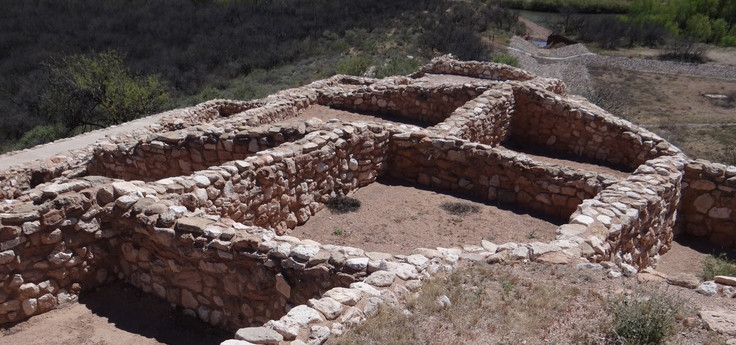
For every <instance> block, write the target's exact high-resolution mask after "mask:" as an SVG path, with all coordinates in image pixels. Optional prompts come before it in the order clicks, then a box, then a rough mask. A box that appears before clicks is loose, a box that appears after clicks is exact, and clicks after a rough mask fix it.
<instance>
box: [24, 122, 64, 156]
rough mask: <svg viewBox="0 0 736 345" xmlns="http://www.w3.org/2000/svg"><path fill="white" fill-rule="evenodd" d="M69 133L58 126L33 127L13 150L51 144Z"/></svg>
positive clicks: (61, 126)
mask: <svg viewBox="0 0 736 345" xmlns="http://www.w3.org/2000/svg"><path fill="white" fill-rule="evenodd" d="M68 132H69V131H68V130H67V129H66V128H65V127H64V126H63V125H60V124H51V125H41V126H36V127H33V129H31V130H30V131H28V132H26V133H25V134H23V136H22V137H21V138H20V139H19V140H18V142H17V143H16V145H15V149H16V150H18V149H24V148H28V147H33V146H36V145H41V144H45V143H48V142H52V141H54V140H56V139H60V138H63V137H65V136H66V135H67V133H68Z"/></svg>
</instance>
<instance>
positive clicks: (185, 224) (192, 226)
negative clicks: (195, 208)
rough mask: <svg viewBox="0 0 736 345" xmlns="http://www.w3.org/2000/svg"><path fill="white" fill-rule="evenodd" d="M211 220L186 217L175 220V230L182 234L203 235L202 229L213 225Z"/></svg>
mask: <svg viewBox="0 0 736 345" xmlns="http://www.w3.org/2000/svg"><path fill="white" fill-rule="evenodd" d="M214 222H215V221H214V220H212V219H207V218H202V217H186V218H179V219H177V220H176V226H175V229H176V230H178V231H182V232H191V233H195V234H203V233H204V229H205V228H206V227H207V226H208V225H210V224H212V223H214Z"/></svg>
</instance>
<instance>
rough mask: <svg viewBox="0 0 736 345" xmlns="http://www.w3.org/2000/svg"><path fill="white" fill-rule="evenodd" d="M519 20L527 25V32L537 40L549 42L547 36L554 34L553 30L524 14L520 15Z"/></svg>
mask: <svg viewBox="0 0 736 345" xmlns="http://www.w3.org/2000/svg"><path fill="white" fill-rule="evenodd" d="M519 21H520V22H522V23H524V25H525V26H526V33H527V34H529V37H531V38H533V39H535V40H538V41H545V42H547V37H549V35H551V34H552V30H550V29H547V28H545V27H544V26H541V25H539V24H537V23H535V22H533V21H531V20H529V19H527V18H524V17H522V16H519Z"/></svg>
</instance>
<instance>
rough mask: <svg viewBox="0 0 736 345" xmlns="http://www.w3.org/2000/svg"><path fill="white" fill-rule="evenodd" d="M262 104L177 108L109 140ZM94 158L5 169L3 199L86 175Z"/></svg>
mask: <svg viewBox="0 0 736 345" xmlns="http://www.w3.org/2000/svg"><path fill="white" fill-rule="evenodd" d="M260 104H261V103H260V102H258V101H250V102H244V101H229V100H213V101H208V102H204V103H201V104H198V105H196V106H192V107H188V108H182V109H174V110H171V111H167V112H165V113H163V114H162V116H161V118H160V119H159V120H158V121H157V122H156V123H155V124H153V125H151V126H149V127H147V128H145V129H143V130H140V131H137V132H134V133H124V134H120V135H117V136H113V137H111V138H109V139H108V140H109V142H110V143H111V145H117V144H119V143H126V142H128V143H132V142H137V141H139V140H144V139H145V138H146V137H148V136H150V135H155V134H156V133H162V132H167V131H172V130H179V129H183V128H189V127H192V126H194V125H201V124H202V123H205V122H212V121H215V120H216V119H218V118H221V117H223V116H229V115H231V114H233V113H234V112H238V111H242V110H244V109H250V108H252V107H256V106H258V105H260ZM64 140H68V139H61V140H60V142H52V143H48V144H44V145H63V143H62V142H63V141H64ZM112 143H114V144H112ZM91 158H92V156H91V150H88V149H87V148H84V149H79V150H71V151H67V152H63V153H61V154H59V155H56V156H54V157H50V158H46V159H43V160H38V161H35V162H32V163H28V164H23V165H21V166H18V167H12V168H10V167H3V170H4V171H2V173H0V199H15V198H17V197H19V196H20V195H21V194H22V193H23V192H24V191H26V190H28V189H30V188H33V187H35V186H37V185H39V184H42V183H45V182H49V181H51V180H53V179H55V178H58V177H62V176H63V177H79V176H83V175H84V174H85V173H86V168H85V166H86V164H87V163H88V162H89V160H90V159H91ZM6 168H8V169H6Z"/></svg>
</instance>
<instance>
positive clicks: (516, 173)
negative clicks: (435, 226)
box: [387, 132, 615, 219]
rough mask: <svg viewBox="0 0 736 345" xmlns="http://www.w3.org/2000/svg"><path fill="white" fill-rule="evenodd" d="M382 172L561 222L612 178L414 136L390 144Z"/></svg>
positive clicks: (461, 143)
mask: <svg viewBox="0 0 736 345" xmlns="http://www.w3.org/2000/svg"><path fill="white" fill-rule="evenodd" d="M387 173H388V174H389V175H391V176H394V177H398V178H402V179H405V180H408V181H411V182H413V183H417V184H420V185H425V186H431V187H436V188H441V189H445V190H449V191H457V192H462V193H463V194H466V195H470V196H473V197H478V198H481V199H483V200H489V201H498V202H500V203H502V204H515V205H519V206H521V207H523V208H526V209H530V210H534V211H537V212H541V213H543V214H546V215H548V216H551V217H555V218H558V219H566V218H567V217H569V216H570V214H572V213H573V212H574V211H575V209H576V207H577V206H578V204H580V203H581V202H582V201H583V200H584V199H589V198H592V197H593V196H595V195H596V194H597V193H598V192H599V191H600V190H601V189H603V188H604V187H606V186H608V185H610V184H612V183H613V182H615V179H613V178H609V177H607V176H604V175H598V174H595V173H592V172H583V171H579V170H574V169H570V168H566V167H560V166H553V165H543V164H539V163H536V162H534V161H532V160H531V159H529V158H528V157H526V156H524V155H522V154H518V153H516V152H513V151H508V150H503V149H494V148H492V147H490V146H487V145H482V144H473V143H468V142H465V141H459V140H452V139H443V138H441V137H430V136H427V135H426V134H424V135H422V133H419V132H416V133H413V134H409V133H404V134H397V135H394V136H393V137H392V139H391V155H390V156H389V162H388V170H387Z"/></svg>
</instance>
